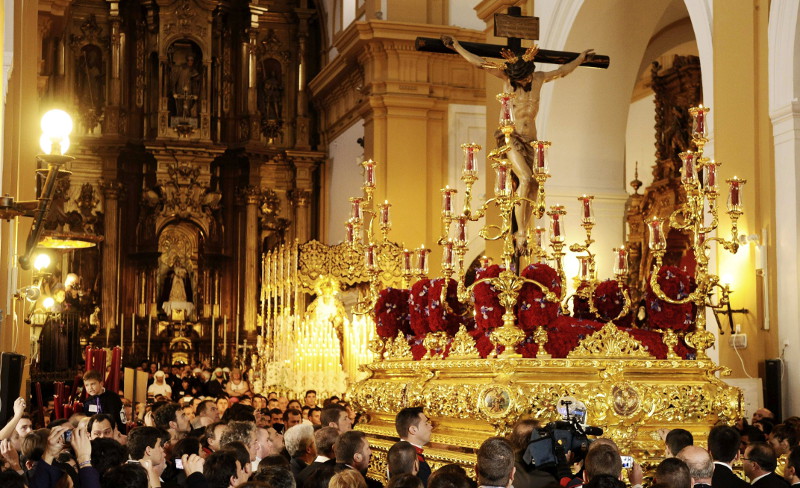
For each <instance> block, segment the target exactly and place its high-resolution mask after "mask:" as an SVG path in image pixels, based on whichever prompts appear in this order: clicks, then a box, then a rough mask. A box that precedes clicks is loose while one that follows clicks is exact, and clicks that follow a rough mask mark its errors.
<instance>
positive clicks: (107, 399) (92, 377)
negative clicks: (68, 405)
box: [83, 369, 125, 434]
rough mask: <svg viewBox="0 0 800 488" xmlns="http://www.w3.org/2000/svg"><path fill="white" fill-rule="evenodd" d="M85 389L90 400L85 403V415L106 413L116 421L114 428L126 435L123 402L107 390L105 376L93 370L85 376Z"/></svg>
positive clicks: (115, 394)
mask: <svg viewBox="0 0 800 488" xmlns="http://www.w3.org/2000/svg"><path fill="white" fill-rule="evenodd" d="M83 387H84V388H85V389H86V394H87V395H88V398H86V401H85V402H84V403H83V413H85V414H86V415H88V416H90V417H91V416H92V415H96V414H98V413H105V414H108V415H110V416H111V418H112V419H113V420H114V427H116V428H117V430H118V431H119V432H120V433H122V434H124V433H125V422H124V421H123V419H122V400H120V398H119V395H118V394H117V393H116V392H114V391H111V390H106V389H105V386H104V382H103V376H102V375H101V374H100V373H99V372H98V371H95V370H93V369H91V370H89V371H87V372H85V373H84V374H83Z"/></svg>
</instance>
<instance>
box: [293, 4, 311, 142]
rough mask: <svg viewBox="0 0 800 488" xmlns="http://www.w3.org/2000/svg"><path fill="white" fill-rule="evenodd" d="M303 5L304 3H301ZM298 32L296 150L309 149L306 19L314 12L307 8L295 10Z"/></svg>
mask: <svg viewBox="0 0 800 488" xmlns="http://www.w3.org/2000/svg"><path fill="white" fill-rule="evenodd" d="M302 3H303V4H305V3H306V2H302ZM294 11H295V14H297V18H298V20H299V22H298V31H297V44H298V52H297V60H298V63H297V124H296V127H295V143H294V147H296V148H298V149H311V144H310V142H309V124H310V121H311V119H310V118H309V117H308V90H307V87H306V85H307V83H308V79H307V74H308V73H307V70H308V49H307V44H308V19H309V18H310V17H311V16H312V15H313V14H314V10H312V9H308V8H296V9H295V10H294Z"/></svg>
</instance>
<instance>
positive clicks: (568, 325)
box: [544, 316, 603, 358]
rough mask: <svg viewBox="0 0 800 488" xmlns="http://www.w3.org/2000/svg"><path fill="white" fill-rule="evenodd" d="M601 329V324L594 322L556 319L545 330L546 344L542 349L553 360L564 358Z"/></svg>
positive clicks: (563, 318)
mask: <svg viewBox="0 0 800 488" xmlns="http://www.w3.org/2000/svg"><path fill="white" fill-rule="evenodd" d="M601 328H603V324H601V323H600V322H595V321H594V320H583V319H576V318H574V317H569V316H561V317H558V318H556V319H555V320H554V321H553V322H551V323H550V327H549V328H548V330H547V344H545V345H544V348H545V350H546V351H547V352H548V353H550V354H551V355H552V356H553V357H554V358H565V357H567V354H569V352H570V351H571V350H573V349H575V348H576V347H577V346H578V344H579V343H580V342H581V341H582V340H584V339H585V338H587V337H588V336H590V335H592V334H594V333H595V332H597V331H598V330H600V329H601Z"/></svg>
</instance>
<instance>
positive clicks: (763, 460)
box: [742, 442, 789, 488]
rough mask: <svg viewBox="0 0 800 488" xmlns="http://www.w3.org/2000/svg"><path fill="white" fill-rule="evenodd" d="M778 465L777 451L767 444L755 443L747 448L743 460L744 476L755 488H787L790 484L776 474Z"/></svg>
mask: <svg viewBox="0 0 800 488" xmlns="http://www.w3.org/2000/svg"><path fill="white" fill-rule="evenodd" d="M776 465H777V456H775V450H773V449H772V447H771V446H770V445H769V444H767V443H766V442H754V443H752V444H750V445H749V446H747V449H745V451H744V457H743V458H742V466H743V467H744V474H745V475H747V477H748V478H749V479H750V483H751V484H752V485H753V487H754V488H787V487H788V486H789V483H787V482H786V480H784V479H783V478H781V477H780V476H778V475H777V474H775V473H774V471H775V466H776Z"/></svg>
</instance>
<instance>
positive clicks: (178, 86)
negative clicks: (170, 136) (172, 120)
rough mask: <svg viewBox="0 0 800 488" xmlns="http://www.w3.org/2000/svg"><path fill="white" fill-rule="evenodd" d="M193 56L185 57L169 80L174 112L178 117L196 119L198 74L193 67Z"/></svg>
mask: <svg viewBox="0 0 800 488" xmlns="http://www.w3.org/2000/svg"><path fill="white" fill-rule="evenodd" d="M194 63H195V59H194V56H191V55H189V56H186V62H185V63H184V64H182V65H177V64H176V65H175V66H174V67H173V71H172V79H171V80H170V89H171V90H172V97H173V98H174V99H175V112H176V115H177V116H178V117H197V99H198V98H199V96H200V72H199V71H197V68H196V67H195V65H194Z"/></svg>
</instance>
